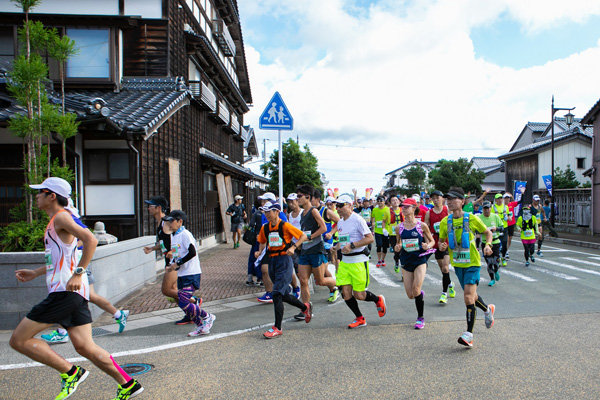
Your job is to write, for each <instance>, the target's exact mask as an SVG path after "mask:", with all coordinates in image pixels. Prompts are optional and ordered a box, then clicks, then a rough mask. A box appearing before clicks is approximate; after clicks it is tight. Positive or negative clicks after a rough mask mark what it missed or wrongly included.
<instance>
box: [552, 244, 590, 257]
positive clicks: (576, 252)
mask: <svg viewBox="0 0 600 400" xmlns="http://www.w3.org/2000/svg"><path fill="white" fill-rule="evenodd" d="M544 248H546V246H544ZM547 248H550V249H558V250H561V251H564V252H568V253H575V254H584V255H586V256H590V257H598V254H594V253H586V252H585V251H577V250H569V249H561V248H560V247H547ZM544 251H545V250H544Z"/></svg>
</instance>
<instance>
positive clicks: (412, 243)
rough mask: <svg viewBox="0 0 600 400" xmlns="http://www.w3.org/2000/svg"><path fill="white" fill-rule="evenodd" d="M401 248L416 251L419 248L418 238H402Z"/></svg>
mask: <svg viewBox="0 0 600 400" xmlns="http://www.w3.org/2000/svg"><path fill="white" fill-rule="evenodd" d="M402 248H403V249H404V251H408V252H412V251H418V250H420V248H419V238H416V239H402Z"/></svg>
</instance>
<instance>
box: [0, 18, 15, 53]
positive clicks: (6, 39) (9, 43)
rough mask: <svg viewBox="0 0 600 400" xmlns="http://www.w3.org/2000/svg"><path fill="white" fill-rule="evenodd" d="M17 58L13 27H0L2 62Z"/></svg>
mask: <svg viewBox="0 0 600 400" xmlns="http://www.w3.org/2000/svg"><path fill="white" fill-rule="evenodd" d="M13 58H15V38H14V29H13V27H12V26H0V61H11V60H12V59H13Z"/></svg>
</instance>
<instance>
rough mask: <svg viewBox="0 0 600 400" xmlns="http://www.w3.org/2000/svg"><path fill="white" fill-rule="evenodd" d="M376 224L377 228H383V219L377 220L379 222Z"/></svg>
mask: <svg viewBox="0 0 600 400" xmlns="http://www.w3.org/2000/svg"><path fill="white" fill-rule="evenodd" d="M375 226H376V227H377V229H381V228H383V221H377V222H375Z"/></svg>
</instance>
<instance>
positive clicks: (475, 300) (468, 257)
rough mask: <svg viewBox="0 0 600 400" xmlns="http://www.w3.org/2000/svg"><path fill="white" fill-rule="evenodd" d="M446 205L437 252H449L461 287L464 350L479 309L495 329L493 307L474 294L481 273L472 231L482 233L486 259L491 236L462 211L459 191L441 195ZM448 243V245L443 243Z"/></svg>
mask: <svg viewBox="0 0 600 400" xmlns="http://www.w3.org/2000/svg"><path fill="white" fill-rule="evenodd" d="M444 197H445V198H446V199H447V202H448V210H449V212H450V215H448V216H447V217H444V219H443V220H442V221H441V223H440V239H439V250H440V251H446V249H448V252H449V255H450V262H451V263H452V266H453V267H454V271H455V273H456V276H457V277H458V280H459V282H460V285H461V286H462V288H463V292H464V299H465V305H466V307H467V331H466V332H464V333H463V334H462V335H461V337H459V338H458V343H460V344H462V345H464V346H469V347H471V346H473V325H474V324H475V317H476V316H477V311H476V309H475V307H476V306H477V307H479V308H480V309H481V310H482V311H483V312H484V313H485V326H486V328H491V327H492V326H493V325H494V310H495V306H494V305H493V304H490V305H489V306H488V305H486V304H485V302H484V301H483V299H482V298H481V296H479V295H478V294H477V285H478V284H479V270H480V269H481V256H480V255H479V251H477V247H476V245H475V235H474V231H477V232H480V233H482V234H483V233H485V248H484V250H483V254H484V255H485V256H490V255H492V247H491V246H492V239H493V238H492V232H491V231H490V230H489V229H488V228H487V227H486V226H485V225H484V223H483V222H481V220H480V219H479V217H477V216H476V215H473V214H470V213H466V212H464V211H463V203H464V202H465V192H464V190H463V189H462V188H460V187H456V186H453V187H451V188H450V189H449V190H448V193H446V194H445V195H444ZM446 239H448V241H446Z"/></svg>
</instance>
